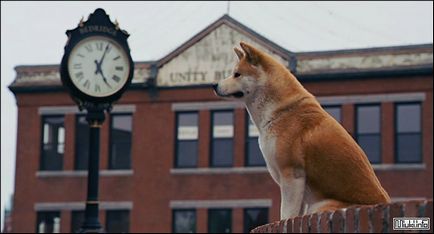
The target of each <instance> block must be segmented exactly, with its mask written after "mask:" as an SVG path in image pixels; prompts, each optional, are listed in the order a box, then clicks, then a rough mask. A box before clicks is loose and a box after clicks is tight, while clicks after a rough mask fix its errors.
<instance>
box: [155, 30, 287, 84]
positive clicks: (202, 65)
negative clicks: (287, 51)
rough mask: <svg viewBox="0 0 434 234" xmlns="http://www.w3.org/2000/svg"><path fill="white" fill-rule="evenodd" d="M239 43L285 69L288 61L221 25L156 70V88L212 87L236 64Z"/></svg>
mask: <svg viewBox="0 0 434 234" xmlns="http://www.w3.org/2000/svg"><path fill="white" fill-rule="evenodd" d="M240 41H245V42H247V43H250V44H252V45H254V46H256V47H258V48H259V49H261V50H263V51H266V52H267V53H269V54H271V55H272V56H273V57H274V58H276V59H277V60H278V61H280V62H281V63H282V64H284V65H285V66H287V64H288V61H286V60H285V59H284V58H282V57H281V56H279V55H277V54H274V53H273V52H271V51H270V50H269V49H267V48H265V47H264V46H262V45H260V44H258V43H257V42H255V41H254V40H253V39H252V38H250V37H248V36H246V35H244V34H242V33H240V32H238V31H236V30H235V29H233V28H231V27H229V26H228V25H225V24H222V25H221V26H219V27H218V28H216V29H215V30H213V31H212V32H211V33H209V34H208V35H206V36H205V37H204V38H203V39H202V40H200V41H198V42H196V43H195V44H194V45H193V46H191V47H190V48H188V49H186V50H185V51H183V52H182V53H181V54H179V55H178V56H176V57H174V58H173V59H171V60H170V61H169V62H167V63H166V64H164V65H163V66H162V67H161V68H159V71H158V77H157V84H158V86H188V85H198V84H211V83H214V82H216V81H219V80H221V79H224V78H226V77H228V76H229V75H230V74H232V69H233V67H234V65H235V64H236V62H237V57H236V55H235V53H234V51H233V48H234V47H239V44H238V43H239V42H240Z"/></svg>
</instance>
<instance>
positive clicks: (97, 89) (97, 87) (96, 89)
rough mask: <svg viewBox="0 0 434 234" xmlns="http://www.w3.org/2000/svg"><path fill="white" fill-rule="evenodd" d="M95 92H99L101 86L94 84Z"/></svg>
mask: <svg viewBox="0 0 434 234" xmlns="http://www.w3.org/2000/svg"><path fill="white" fill-rule="evenodd" d="M95 92H96V93H98V92H101V87H99V85H97V84H95Z"/></svg>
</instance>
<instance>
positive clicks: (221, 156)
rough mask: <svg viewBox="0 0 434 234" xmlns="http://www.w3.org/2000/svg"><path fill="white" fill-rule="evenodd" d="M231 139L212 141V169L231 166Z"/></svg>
mask: <svg viewBox="0 0 434 234" xmlns="http://www.w3.org/2000/svg"><path fill="white" fill-rule="evenodd" d="M232 154H233V139H232V138H230V139H224V138H222V139H214V140H213V144H212V156H213V157H212V161H211V166H214V167H230V166H232V164H233V155H232Z"/></svg>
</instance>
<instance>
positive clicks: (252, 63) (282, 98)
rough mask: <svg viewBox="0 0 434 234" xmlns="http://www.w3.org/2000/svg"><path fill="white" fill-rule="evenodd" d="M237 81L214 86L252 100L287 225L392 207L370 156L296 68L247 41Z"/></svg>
mask: <svg viewBox="0 0 434 234" xmlns="http://www.w3.org/2000/svg"><path fill="white" fill-rule="evenodd" d="M240 45H241V48H242V50H240V49H237V48H234V50H235V53H236V55H237V56H238V58H239V62H238V64H237V65H236V66H235V68H234V72H233V75H231V76H230V77H228V78H226V79H224V80H221V81H219V82H218V83H217V84H214V85H213V88H214V90H215V93H216V94H217V95H218V96H221V97H225V98H230V99H237V100H241V101H244V103H245V105H246V107H247V110H248V112H249V114H250V117H251V119H252V121H253V122H254V123H255V125H256V127H257V128H258V129H259V145H260V148H261V151H262V154H263V156H264V158H265V162H266V164H267V168H268V170H269V172H270V174H271V176H272V178H273V179H274V180H275V181H276V183H277V184H278V185H279V186H280V191H281V206H280V207H281V208H280V212H281V218H282V219H286V218H290V217H294V216H299V215H305V214H311V213H315V212H319V211H325V210H335V209H339V208H344V207H348V206H351V205H356V204H377V203H387V202H390V197H389V195H388V194H387V192H386V191H385V190H384V189H383V187H382V186H381V184H380V182H379V181H378V179H377V177H376V176H375V173H374V170H373V169H372V166H371V165H370V163H369V160H368V158H367V157H366V155H365V153H364V152H363V150H362V149H361V148H360V147H359V145H358V144H357V143H356V142H355V141H354V140H353V138H352V137H351V136H350V135H349V134H348V133H347V131H346V130H345V129H344V128H343V127H342V126H341V125H340V124H339V123H338V122H336V120H335V119H334V118H333V117H331V116H330V115H329V114H328V113H327V112H326V111H324V109H323V108H322V107H321V105H320V104H319V102H318V101H317V100H316V99H315V97H314V96H313V95H312V94H310V93H309V92H308V91H307V90H306V89H304V88H303V86H302V85H301V84H300V82H299V81H298V80H297V79H296V78H295V77H294V75H292V74H291V73H290V71H289V70H288V69H286V67H285V66H284V65H282V64H281V63H279V62H278V61H276V60H275V59H273V58H272V57H271V56H269V55H267V54H266V53H264V52H262V51H260V50H258V49H256V48H254V47H253V46H251V45H249V44H246V43H244V42H241V43H240Z"/></svg>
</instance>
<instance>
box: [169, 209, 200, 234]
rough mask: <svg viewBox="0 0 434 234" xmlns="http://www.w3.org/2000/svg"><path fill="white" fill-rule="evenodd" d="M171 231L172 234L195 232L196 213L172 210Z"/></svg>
mask: <svg viewBox="0 0 434 234" xmlns="http://www.w3.org/2000/svg"><path fill="white" fill-rule="evenodd" d="M172 230H173V232H174V233H194V232H196V211H194V210H174V211H173V227H172Z"/></svg>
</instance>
